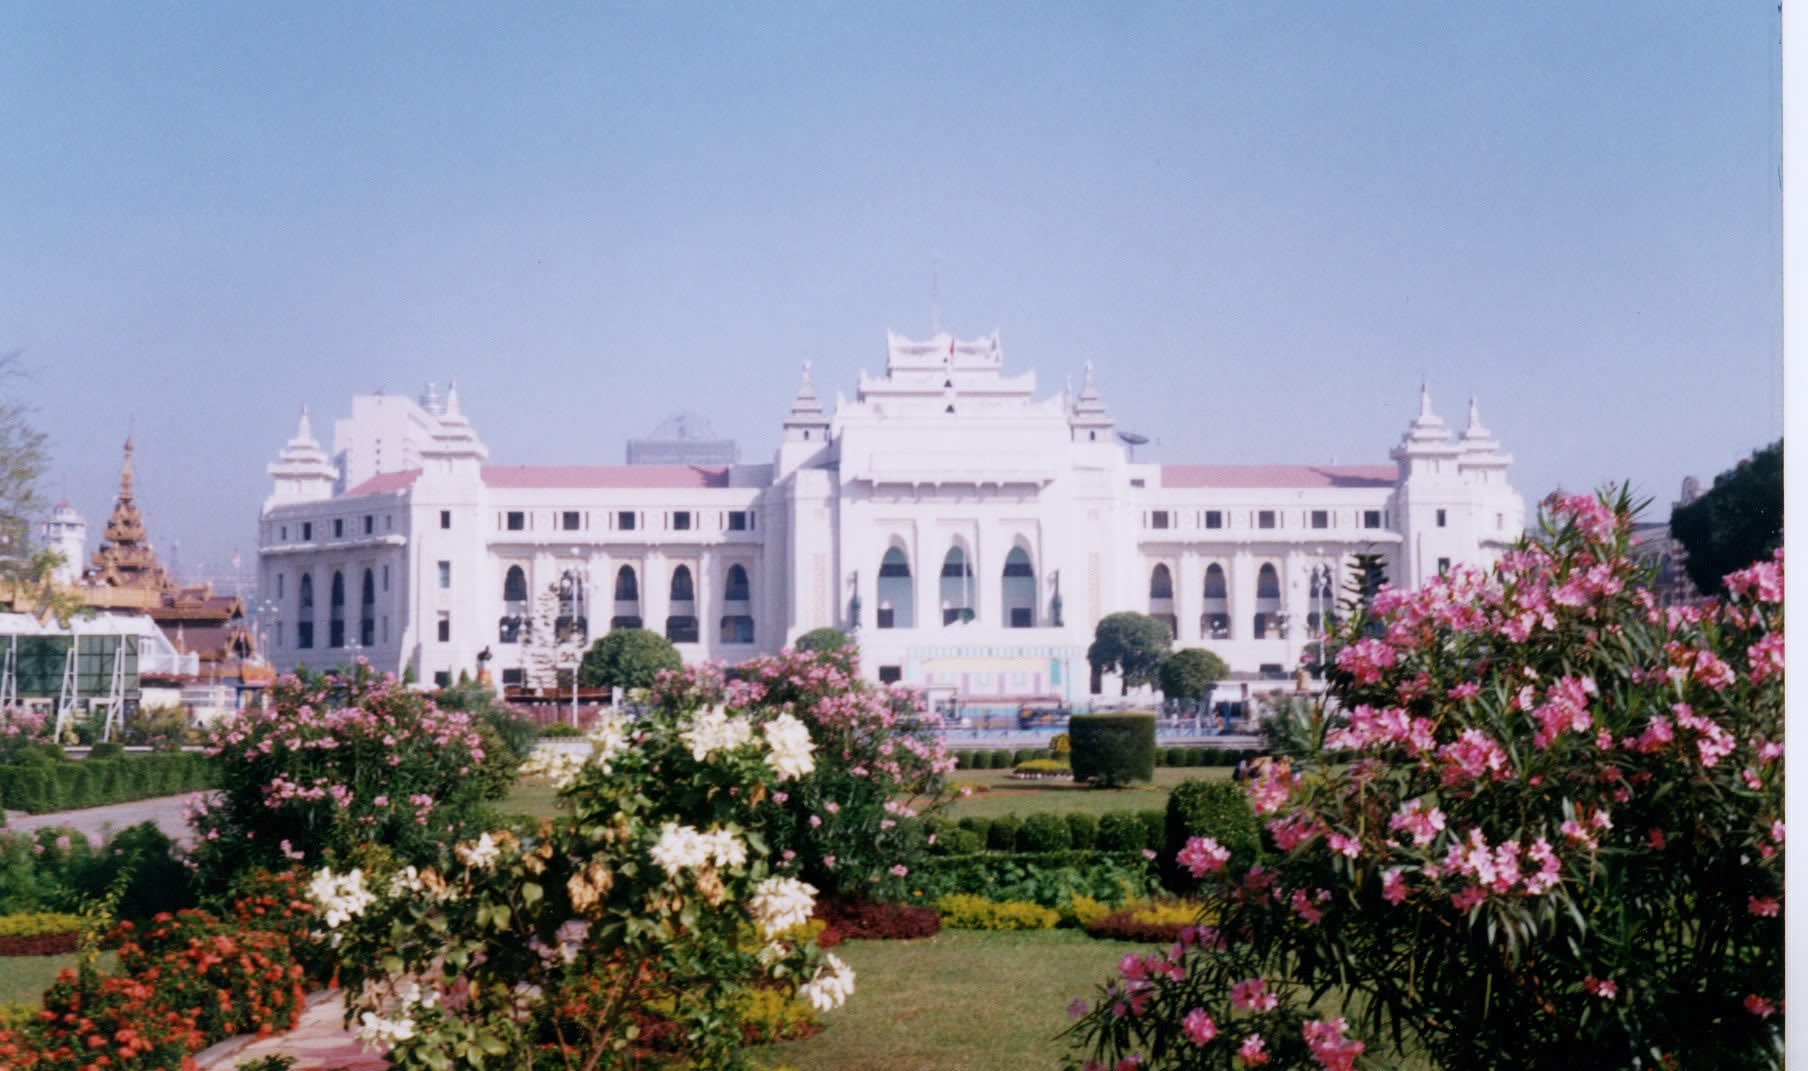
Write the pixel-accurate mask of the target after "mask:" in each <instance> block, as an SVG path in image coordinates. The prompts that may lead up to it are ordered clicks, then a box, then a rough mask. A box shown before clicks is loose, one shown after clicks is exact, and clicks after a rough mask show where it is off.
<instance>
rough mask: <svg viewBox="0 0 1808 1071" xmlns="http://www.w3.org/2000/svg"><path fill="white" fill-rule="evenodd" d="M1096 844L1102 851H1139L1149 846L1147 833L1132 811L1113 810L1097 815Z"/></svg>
mask: <svg viewBox="0 0 1808 1071" xmlns="http://www.w3.org/2000/svg"><path fill="white" fill-rule="evenodd" d="M1164 818H1165V816H1164ZM1097 844H1098V846H1099V851H1102V852H1140V851H1142V850H1143V849H1144V848H1146V847H1148V846H1149V834H1148V831H1147V830H1146V829H1145V828H1144V827H1143V824H1142V821H1141V820H1140V819H1138V818H1137V817H1136V815H1135V814H1134V813H1131V812H1128V811H1113V812H1111V813H1109V814H1102V815H1099V837H1098V841H1097Z"/></svg>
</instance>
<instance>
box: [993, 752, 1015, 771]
mask: <svg viewBox="0 0 1808 1071" xmlns="http://www.w3.org/2000/svg"><path fill="white" fill-rule="evenodd" d="M988 764H989V765H990V766H991V768H992V769H994V770H1008V769H1010V768H1011V752H1009V751H1007V750H1005V749H1004V748H998V749H995V750H994V751H993V752H992V754H991V756H990V758H989V760H988Z"/></svg>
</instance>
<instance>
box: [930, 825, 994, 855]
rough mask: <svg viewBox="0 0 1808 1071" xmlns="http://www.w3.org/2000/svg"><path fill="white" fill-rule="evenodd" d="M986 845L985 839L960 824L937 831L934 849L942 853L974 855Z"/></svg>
mask: <svg viewBox="0 0 1808 1071" xmlns="http://www.w3.org/2000/svg"><path fill="white" fill-rule="evenodd" d="M985 846H986V842H985V839H984V838H983V837H981V836H980V835H979V834H978V833H975V832H974V831H972V830H971V829H962V828H960V827H959V826H956V827H954V828H953V829H950V830H947V831H946V832H943V833H937V834H936V837H935V844H934V845H932V846H931V847H933V849H934V850H935V851H936V852H938V853H940V854H942V855H972V854H973V853H974V852H977V851H979V850H981V849H983V848H984V847H985Z"/></svg>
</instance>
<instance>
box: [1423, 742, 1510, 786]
mask: <svg viewBox="0 0 1808 1071" xmlns="http://www.w3.org/2000/svg"><path fill="white" fill-rule="evenodd" d="M1438 757H1439V758H1440V759H1442V760H1444V763H1445V765H1444V769H1443V774H1442V776H1443V781H1444V787H1446V788H1449V787H1451V786H1454V785H1462V784H1468V783H1472V782H1474V781H1477V780H1479V779H1481V778H1483V777H1487V778H1489V779H1491V780H1494V781H1504V780H1506V779H1507V778H1508V777H1510V776H1511V775H1512V772H1513V771H1512V767H1511V765H1510V764H1509V762H1508V760H1507V753H1506V751H1505V749H1503V748H1502V747H1501V746H1500V744H1499V743H1497V742H1496V741H1495V740H1494V738H1493V737H1491V736H1489V735H1488V734H1487V733H1484V732H1482V731H1481V730H1480V729H1465V730H1464V731H1463V734H1462V735H1461V736H1459V737H1457V738H1456V739H1455V740H1454V741H1452V742H1450V743H1448V744H1445V745H1444V746H1443V747H1441V748H1439V749H1438Z"/></svg>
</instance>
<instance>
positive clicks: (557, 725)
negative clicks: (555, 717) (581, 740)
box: [540, 721, 584, 740]
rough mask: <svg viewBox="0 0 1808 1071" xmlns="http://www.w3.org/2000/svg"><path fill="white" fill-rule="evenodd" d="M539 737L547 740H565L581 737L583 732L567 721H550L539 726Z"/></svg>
mask: <svg viewBox="0 0 1808 1071" xmlns="http://www.w3.org/2000/svg"><path fill="white" fill-rule="evenodd" d="M540 735H541V736H543V737H545V738H546V739H548V740H566V739H570V738H572V737H575V736H583V735H584V730H582V729H580V728H578V727H577V726H575V725H573V724H571V723H570V722H568V721H552V722H547V723H546V724H545V725H542V726H540Z"/></svg>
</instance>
